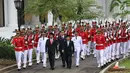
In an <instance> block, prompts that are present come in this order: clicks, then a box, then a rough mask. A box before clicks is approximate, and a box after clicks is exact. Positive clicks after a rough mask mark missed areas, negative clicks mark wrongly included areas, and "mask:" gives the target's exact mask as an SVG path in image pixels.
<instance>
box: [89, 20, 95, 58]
mask: <svg viewBox="0 0 130 73" xmlns="http://www.w3.org/2000/svg"><path fill="white" fill-rule="evenodd" d="M92 25H93V27H92V28H91V29H90V36H91V48H92V49H93V52H92V54H94V57H96V55H95V47H94V35H96V22H92Z"/></svg>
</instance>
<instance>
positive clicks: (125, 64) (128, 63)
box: [120, 58, 130, 69]
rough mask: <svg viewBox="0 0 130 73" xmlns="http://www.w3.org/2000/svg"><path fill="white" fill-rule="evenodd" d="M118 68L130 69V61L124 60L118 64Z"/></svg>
mask: <svg viewBox="0 0 130 73" xmlns="http://www.w3.org/2000/svg"><path fill="white" fill-rule="evenodd" d="M120 66H125V67H126V68H128V69H130V59H128V58H127V59H125V60H123V61H121V62H120Z"/></svg>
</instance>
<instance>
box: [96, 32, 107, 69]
mask: <svg viewBox="0 0 130 73" xmlns="http://www.w3.org/2000/svg"><path fill="white" fill-rule="evenodd" d="M104 42H105V36H104V35H103V34H101V29H98V31H97V35H95V36H94V43H95V44H96V58H97V63H98V67H101V66H103V65H104V49H105V43H104Z"/></svg>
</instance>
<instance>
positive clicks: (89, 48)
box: [87, 41, 91, 54]
mask: <svg viewBox="0 0 130 73" xmlns="http://www.w3.org/2000/svg"><path fill="white" fill-rule="evenodd" d="M87 50H88V52H89V54H90V52H91V51H90V50H91V41H88V47H87Z"/></svg>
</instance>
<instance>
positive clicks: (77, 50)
mask: <svg viewBox="0 0 130 73" xmlns="http://www.w3.org/2000/svg"><path fill="white" fill-rule="evenodd" d="M74 33H75V35H74V37H72V41H73V42H74V48H75V56H76V67H79V60H80V52H81V50H82V38H81V37H80V36H78V33H77V32H74Z"/></svg>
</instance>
